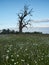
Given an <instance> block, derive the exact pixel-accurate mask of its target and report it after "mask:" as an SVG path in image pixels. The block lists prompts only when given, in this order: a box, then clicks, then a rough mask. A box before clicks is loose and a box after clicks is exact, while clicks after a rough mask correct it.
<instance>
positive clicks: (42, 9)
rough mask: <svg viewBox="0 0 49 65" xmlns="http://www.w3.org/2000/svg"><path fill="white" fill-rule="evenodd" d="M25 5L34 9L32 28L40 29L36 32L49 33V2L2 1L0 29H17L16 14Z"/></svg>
mask: <svg viewBox="0 0 49 65" xmlns="http://www.w3.org/2000/svg"><path fill="white" fill-rule="evenodd" d="M25 4H27V5H30V8H33V11H34V12H33V13H32V14H33V16H32V22H31V24H32V27H36V28H38V29H35V28H34V30H35V31H41V32H46V33H49V31H48V30H49V0H0V29H3V28H13V29H14V28H15V29H16V27H17V21H18V19H17V14H16V13H19V12H20V10H22V9H23V6H24V5H25ZM32 27H31V31H32V30H33V28H32ZM40 29H41V30H40ZM29 31H30V30H29ZM47 31H48V32H47Z"/></svg>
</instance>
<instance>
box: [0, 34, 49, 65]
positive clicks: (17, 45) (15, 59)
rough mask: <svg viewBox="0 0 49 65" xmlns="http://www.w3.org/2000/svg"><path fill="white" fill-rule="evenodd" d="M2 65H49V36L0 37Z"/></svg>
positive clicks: (14, 35)
mask: <svg viewBox="0 0 49 65" xmlns="http://www.w3.org/2000/svg"><path fill="white" fill-rule="evenodd" d="M0 65H49V35H48V34H46V35H45V34H13V35H12V34H9V35H0Z"/></svg>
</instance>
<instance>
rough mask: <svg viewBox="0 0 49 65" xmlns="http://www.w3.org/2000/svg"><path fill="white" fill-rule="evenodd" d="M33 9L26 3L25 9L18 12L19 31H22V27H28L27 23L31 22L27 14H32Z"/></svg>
mask: <svg viewBox="0 0 49 65" xmlns="http://www.w3.org/2000/svg"><path fill="white" fill-rule="evenodd" d="M31 12H32V9H30V10H29V8H28V6H27V5H25V6H24V9H23V11H21V12H20V13H19V14H18V20H19V32H20V33H22V29H23V28H24V27H26V28H27V25H28V24H30V23H29V22H30V19H28V18H30V17H28V18H27V16H31Z"/></svg>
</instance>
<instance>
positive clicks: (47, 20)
mask: <svg viewBox="0 0 49 65" xmlns="http://www.w3.org/2000/svg"><path fill="white" fill-rule="evenodd" d="M32 22H49V18H48V19H41V20H32Z"/></svg>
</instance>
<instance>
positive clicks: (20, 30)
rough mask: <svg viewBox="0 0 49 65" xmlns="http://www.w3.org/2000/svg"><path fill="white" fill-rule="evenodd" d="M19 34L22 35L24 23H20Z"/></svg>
mask: <svg viewBox="0 0 49 65" xmlns="http://www.w3.org/2000/svg"><path fill="white" fill-rule="evenodd" d="M19 33H22V22H19Z"/></svg>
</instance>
